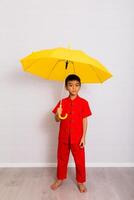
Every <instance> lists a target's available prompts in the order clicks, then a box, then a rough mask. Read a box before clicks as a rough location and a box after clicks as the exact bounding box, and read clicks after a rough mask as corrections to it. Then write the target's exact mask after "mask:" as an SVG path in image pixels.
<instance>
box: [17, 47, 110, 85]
mask: <svg viewBox="0 0 134 200" xmlns="http://www.w3.org/2000/svg"><path fill="white" fill-rule="evenodd" d="M20 62H21V63H22V66H23V69H24V71H26V72H29V73H32V74H34V75H37V76H40V77H42V78H45V79H48V80H57V81H63V80H64V79H65V77H66V76H67V75H69V74H77V75H78V76H79V77H80V78H81V82H82V83H103V82H104V81H106V80H107V79H109V78H110V77H111V76H112V74H111V73H110V72H109V71H108V70H107V69H106V68H105V67H104V66H103V65H102V64H101V63H100V62H99V61H98V60H96V59H95V58H92V57H90V56H88V55H87V54H86V53H84V52H83V51H81V50H73V49H70V48H62V47H60V48H53V49H46V50H41V51H36V52H32V53H31V54H30V55H28V56H26V57H24V58H22V59H21V60H20Z"/></svg>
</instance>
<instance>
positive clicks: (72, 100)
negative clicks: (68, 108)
mask: <svg viewBox="0 0 134 200" xmlns="http://www.w3.org/2000/svg"><path fill="white" fill-rule="evenodd" d="M79 98H80V97H79V95H77V96H76V97H75V99H71V98H70V96H68V100H69V101H71V102H74V101H76V100H78V99H79Z"/></svg>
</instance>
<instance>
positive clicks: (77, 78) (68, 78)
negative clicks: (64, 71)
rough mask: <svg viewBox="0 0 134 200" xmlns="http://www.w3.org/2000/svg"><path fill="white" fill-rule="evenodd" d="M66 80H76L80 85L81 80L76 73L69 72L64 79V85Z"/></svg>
mask: <svg viewBox="0 0 134 200" xmlns="http://www.w3.org/2000/svg"><path fill="white" fill-rule="evenodd" d="M68 81H78V82H79V83H80V86H81V80H80V77H79V76H77V75H76V74H69V75H68V76H67V77H66V79H65V86H67V83H68Z"/></svg>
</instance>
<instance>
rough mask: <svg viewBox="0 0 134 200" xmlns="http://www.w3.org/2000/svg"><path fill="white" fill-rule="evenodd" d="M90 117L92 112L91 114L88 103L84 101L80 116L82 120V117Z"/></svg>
mask: <svg viewBox="0 0 134 200" xmlns="http://www.w3.org/2000/svg"><path fill="white" fill-rule="evenodd" d="M90 115H92V112H91V109H90V107H89V103H88V101H85V102H84V103H83V110H82V116H83V118H84V117H88V116H90Z"/></svg>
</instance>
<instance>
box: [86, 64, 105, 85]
mask: <svg viewBox="0 0 134 200" xmlns="http://www.w3.org/2000/svg"><path fill="white" fill-rule="evenodd" d="M88 65H89V64H88ZM89 66H90V67H91V69H92V71H94V72H95V74H96V76H97V77H98V79H99V81H100V82H101V83H103V81H102V80H101V78H100V76H99V75H98V73H97V72H96V70H95V69H94V67H93V66H92V65H89Z"/></svg>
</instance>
